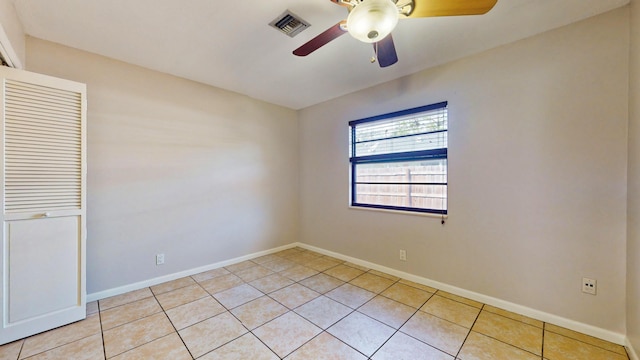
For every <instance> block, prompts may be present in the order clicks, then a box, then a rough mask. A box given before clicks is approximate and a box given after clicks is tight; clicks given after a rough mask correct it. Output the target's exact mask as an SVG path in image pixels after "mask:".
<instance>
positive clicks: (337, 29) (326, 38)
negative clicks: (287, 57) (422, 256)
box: [293, 20, 347, 56]
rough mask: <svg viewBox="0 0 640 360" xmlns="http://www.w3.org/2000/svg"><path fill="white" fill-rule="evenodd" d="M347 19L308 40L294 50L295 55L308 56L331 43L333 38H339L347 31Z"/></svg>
mask: <svg viewBox="0 0 640 360" xmlns="http://www.w3.org/2000/svg"><path fill="white" fill-rule="evenodd" d="M344 22H345V21H344V20H343V21H340V22H339V23H337V24H335V25H333V26H332V27H330V28H328V29H327V30H325V31H324V32H323V33H321V34H320V35H318V36H316V37H314V38H313V39H311V40H309V41H308V42H306V43H305V44H304V45H302V46H300V47H299V48H297V49H295V50H294V51H293V54H294V55H298V56H307V55H309V54H311V53H312V52H314V51H316V50H318V49H319V48H321V47H322V46H324V45H326V44H327V43H329V42H330V41H331V40H334V39H336V38H338V37H339V36H340V35H343V34H345V33H346V32H347V31H346V30H345V29H343V27H342V26H343V23H344Z"/></svg>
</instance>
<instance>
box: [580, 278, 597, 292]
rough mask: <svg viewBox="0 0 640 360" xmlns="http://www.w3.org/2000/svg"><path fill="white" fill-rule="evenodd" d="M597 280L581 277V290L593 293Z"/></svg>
mask: <svg viewBox="0 0 640 360" xmlns="http://www.w3.org/2000/svg"><path fill="white" fill-rule="evenodd" d="M596 287H597V281H596V280H595V279H589V278H582V292H583V293H587V294H591V295H595V294H596Z"/></svg>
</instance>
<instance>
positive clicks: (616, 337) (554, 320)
mask: <svg viewBox="0 0 640 360" xmlns="http://www.w3.org/2000/svg"><path fill="white" fill-rule="evenodd" d="M296 246H299V247H301V248H304V249H307V250H312V251H315V252H318V253H321V254H324V255H329V256H332V257H335V258H338V259H341V260H344V261H349V262H351V263H353V264H356V265H361V266H364V267H367V268H370V269H374V270H378V271H382V272H385V273H387V274H391V275H394V276H397V277H400V278H403V279H406V280H410V281H413V282H416V283H418V284H423V285H427V286H431V287H433V288H436V289H439V290H443V291H446V292H449V293H452V294H455V295H458V296H462V297H466V298H468V299H471V300H475V301H479V302H481V303H484V304H487V305H491V306H495V307H497V308H501V309H505V310H508V311H511V312H514V313H517V314H521V315H525V316H528V317H530V318H533V319H536V320H540V321H544V322H547V323H551V324H554V325H558V326H561V327H564V328H567V329H571V330H574V331H577V332H580V333H583V334H587V335H590V336H593V337H596V338H599V339H603V340H607V341H610V342H613V343H616V344H619V345H625V346H626V347H627V351H628V352H629V356H630V357H631V360H640V358H638V356H637V354H636V353H635V350H634V349H633V347H632V346H631V343H630V342H629V340H628V339H627V338H626V336H625V335H624V334H619V333H616V332H613V331H610V330H606V329H602V328H599V327H596V326H593V325H588V324H584V323H581V322H578V321H574V320H571V319H567V318H563V317H561V316H558V315H554V314H549V313H546V312H543V311H540V310H536V309H532V308H529V307H526V306H522V305H518V304H514V303H512V302H508V301H504V300H501V299H497V298H494V297H491V296H487V295H484V294H480V293H476V292H473V291H469V290H465V289H461V288H459V287H455V286H452V285H449V284H445V283H441V282H438V281H434V280H430V279H427V278H424V277H421V276H417V275H413V274H409V273H406V272H403V271H399V270H396V269H392V268H388V267H386V266H382V265H378V264H374V263H371V262H368V261H365V260H361V259H358V258H354V257H351V256H346V255H342V254H339V253H335V252H333V251H329V250H325V249H322V248H318V247H315V246H311V245H307V244H304V243H298V242H297V243H292V244H288V245H284V246H280V247H277V248H273V249H270V250H265V251H260V252H256V253H253V254H249V255H245V256H241V257H237V258H234V259H230V260H225V261H221V262H217V263H215V264H211V265H206V266H202V267H198V268H194V269H189V270H185V271H180V272H177V273H173V274H169V275H164V276H160V277H156V278H153V279H149V280H144V281H140V282H137V283H134V284H129V285H125V286H120V287H117V288H113V289H108V290H104V291H100V292H96V293H92V294H88V295H87V302H91V301H95V300H100V299H104V298H107V297H111V296H115V295H120V294H124V293H126V292H129V291H134V290H139V289H142V288H145V287H150V286H153V285H157V284H161V283H163V282H167V281H171V280H175V279H179V278H181V277H185V276H191V275H194V274H198V273H201V272H204V271H209V270H213V269H217V268H220V267H223V266H228V265H232V264H235V263H239V262H242V261H245V260H251V259H254V258H256V257H260V256H263V255H268V254H272V253H276V252H278V251H282V250H286V249H289V248H292V247H296Z"/></svg>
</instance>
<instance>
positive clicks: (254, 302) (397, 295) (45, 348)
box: [0, 248, 628, 360]
mask: <svg viewBox="0 0 640 360" xmlns="http://www.w3.org/2000/svg"><path fill="white" fill-rule="evenodd" d="M87 312H88V316H87V319H86V320H83V321H80V322H77V323H74V324H71V325H67V326H64V327H61V328H58V329H55V330H51V331H48V332H45V333H42V334H39V335H35V336H32V337H29V338H27V339H23V340H19V341H16V342H13V343H10V344H7V345H4V346H2V347H0V360H5V359H11V360H16V359H30V360H40V359H65V360H68V359H74V360H80V359H87V360H95V359H114V360H124V359H170V360H182V359H202V360H214V359H252V360H262V359H264V360H270V359H290V360H293V359H312V360H314V359H375V360H380V359H393V360H402V359H410V360H419V359H430V360H452V359H461V360H481V359H487V360H501V359H509V360H518V359H525V360H529V359H531V360H534V359H538V360H541V359H547V360H573V359H576V360H577V359H589V360H601V359H602V360H604V359H606V360H627V359H628V357H627V354H626V352H625V349H624V347H622V346H619V345H615V344H612V343H609V342H606V341H603V340H599V339H596V338H593V337H590V336H587V335H583V334H579V333H576V332H574V331H570V330H567V329H564V328H560V327H558V326H554V325H552V324H548V323H543V322H540V321H537V320H534V319H531V318H527V317H524V316H521V315H518V314H514V313H511V312H508V311H504V310H501V309H498V308H495V307H492V306H489V305H484V304H481V303H478V302H476V301H473V300H469V299H465V298H461V297H459V296H456V295H453V294H450V293H446V292H443V291H439V290H437V289H434V288H430V287H428V286H424V285H420V284H416V283H412V282H410V281H406V280H403V279H399V278H396V277H394V276H391V275H388V274H384V273H381V272H378V271H375V270H369V269H365V268H362V267H360V266H357V265H354V264H349V263H345V262H343V261H341V260H338V259H335V258H331V257H327V256H323V255H321V254H318V253H315V252H312V251H307V250H304V249H300V248H294V249H288V250H285V251H282V252H279V253H276V254H273V255H266V256H262V257H259V258H256V259H253V260H251V261H245V262H242V263H238V264H234V265H231V266H227V267H226V268H219V269H215V270H211V271H207V272H204V273H201V274H197V275H194V276H191V277H186V278H182V279H178V280H175V281H171V282H167V283H164V284H160V285H157V286H153V287H151V288H145V289H142V290H137V291H133V292H130V293H127V294H123V295H119V296H115V297H112V298H108V299H103V300H100V301H99V302H94V303H90V304H89V306H88V311H87Z"/></svg>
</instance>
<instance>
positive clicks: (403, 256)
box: [400, 249, 407, 261]
mask: <svg viewBox="0 0 640 360" xmlns="http://www.w3.org/2000/svg"><path fill="white" fill-rule="evenodd" d="M400 260H402V261H407V250H403V249H400Z"/></svg>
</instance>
